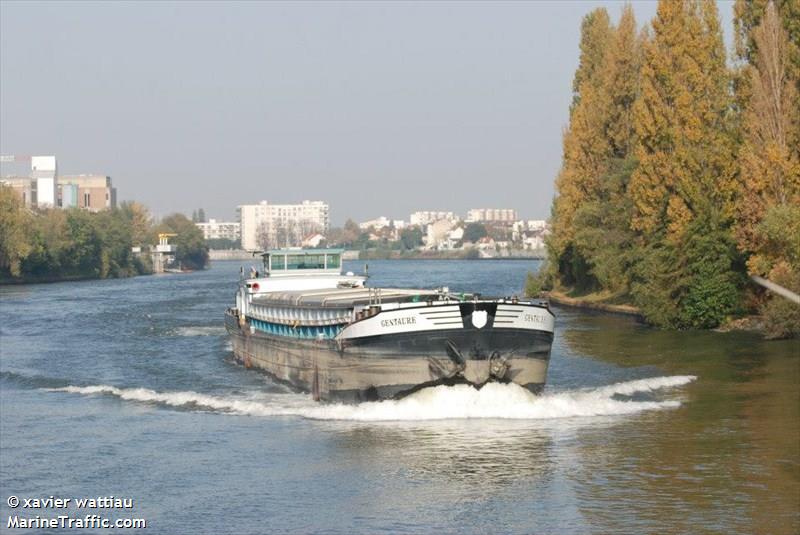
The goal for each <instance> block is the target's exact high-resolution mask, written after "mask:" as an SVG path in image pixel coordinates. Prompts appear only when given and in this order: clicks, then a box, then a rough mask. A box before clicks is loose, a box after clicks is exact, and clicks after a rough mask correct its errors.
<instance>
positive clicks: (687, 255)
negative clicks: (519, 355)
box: [628, 0, 741, 327]
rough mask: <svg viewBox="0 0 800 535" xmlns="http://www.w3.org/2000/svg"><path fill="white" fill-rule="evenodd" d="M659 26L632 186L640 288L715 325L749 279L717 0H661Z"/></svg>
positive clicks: (637, 123)
mask: <svg viewBox="0 0 800 535" xmlns="http://www.w3.org/2000/svg"><path fill="white" fill-rule="evenodd" d="M652 30H653V36H652V39H650V40H649V41H648V42H647V43H646V44H645V49H644V62H643V65H642V92H641V96H640V98H639V99H638V101H637V103H636V105H635V106H634V128H635V131H636V136H637V144H636V156H637V159H638V167H637V168H636V170H635V171H634V172H633V174H632V175H631V180H630V184H629V186H628V194H629V197H630V200H631V202H632V206H633V211H632V218H631V228H632V229H633V230H634V231H636V232H637V240H638V242H639V245H640V247H639V255H640V263H639V265H638V267H637V268H636V269H635V270H634V271H635V272H636V274H635V281H634V284H633V287H634V292H633V293H634V298H635V299H636V302H637V304H638V305H639V306H641V307H642V308H643V309H645V310H651V311H659V313H658V318H657V319H656V320H655V322H656V323H658V324H660V325H663V326H670V327H708V326H713V325H714V324H716V323H718V322H720V321H722V319H724V317H725V316H726V315H727V314H728V313H731V312H733V311H734V310H735V308H736V304H737V303H738V302H739V297H738V295H737V292H738V286H739V285H740V284H741V280H740V279H739V278H737V277H735V276H734V275H735V270H736V267H735V266H736V263H737V261H738V258H737V254H736V251H735V248H733V247H730V246H729V245H730V244H731V243H733V240H732V233H731V230H730V226H731V221H732V218H733V216H734V213H735V200H736V194H737V192H738V187H737V186H738V184H737V182H736V180H737V177H736V157H735V156H736V144H735V139H736V138H735V132H734V126H735V122H734V121H733V119H732V117H731V110H732V104H733V101H732V94H731V91H730V75H729V71H728V69H727V66H726V58H725V48H724V45H723V41H722V32H721V29H720V24H719V17H718V14H717V8H716V3H715V2H714V1H713V0H681V1H672V0H661V1H660V2H659V5H658V11H657V14H656V17H655V19H654V20H653V22H652ZM710 237H713V239H709V238H710ZM715 244H716V245H715ZM698 251H699V252H698ZM706 255H710V256H713V257H714V258H713V259H711V258H707V257H706ZM712 260H713V261H712ZM704 281H716V282H715V283H714V284H705V283H704ZM703 303H705V304H706V305H709V306H703V305H702V304H703ZM669 311H672V312H671V313H670V312H669Z"/></svg>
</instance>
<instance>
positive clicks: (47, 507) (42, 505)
mask: <svg viewBox="0 0 800 535" xmlns="http://www.w3.org/2000/svg"><path fill="white" fill-rule="evenodd" d="M6 503H7V504H8V506H9V507H10V508H12V509H22V510H23V511H19V512H30V513H33V512H34V511H37V512H38V511H42V512H44V511H47V512H50V511H53V510H58V512H59V513H61V514H55V515H52V516H42V515H41V514H36V515H34V516H27V515H18V514H13V515H9V516H8V522H7V523H6V527H7V528H9V529H11V528H24V529H28V528H53V529H58V528H77V529H119V528H146V527H147V522H146V520H145V519H143V518H116V519H111V518H105V517H103V516H100V515H98V514H96V513H93V512H92V513H91V514H86V515H81V514H79V515H77V516H73V515H71V514H67V512H68V511H69V510H70V509H78V510H81V513H82V512H83V510H87V513H88V512H89V511H88V510H94V509H110V510H119V509H124V510H131V509H133V499H132V498H118V497H116V496H98V497H97V498H57V497H55V496H48V497H47V498H24V497H23V498H20V497H17V496H9V497H8V499H7V500H6ZM15 512H17V511H15Z"/></svg>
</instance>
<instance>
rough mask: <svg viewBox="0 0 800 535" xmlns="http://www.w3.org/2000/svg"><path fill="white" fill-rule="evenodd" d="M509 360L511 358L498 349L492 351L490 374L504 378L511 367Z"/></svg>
mask: <svg viewBox="0 0 800 535" xmlns="http://www.w3.org/2000/svg"><path fill="white" fill-rule="evenodd" d="M509 360H510V359H508V358H507V357H504V356H503V355H501V354H500V353H499V352H498V351H494V352H492V355H491V356H490V357H489V375H491V376H492V377H494V378H495V379H499V380H502V379H504V378H505V376H506V374H507V373H508V369H509V368H510V367H511V363H510V362H509Z"/></svg>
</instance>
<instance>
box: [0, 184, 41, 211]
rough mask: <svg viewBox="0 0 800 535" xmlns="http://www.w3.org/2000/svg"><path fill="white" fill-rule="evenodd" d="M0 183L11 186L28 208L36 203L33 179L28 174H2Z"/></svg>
mask: <svg viewBox="0 0 800 535" xmlns="http://www.w3.org/2000/svg"><path fill="white" fill-rule="evenodd" d="M0 184H2V185H3V186H6V187H9V188H11V189H12V190H13V191H14V193H16V194H17V196H18V197H19V198H20V200H21V201H22V204H23V205H24V206H25V207H27V208H30V207H31V206H32V205H35V204H36V195H35V194H36V190H35V189H34V187H33V181H32V180H31V177H29V176H4V177H3V178H0Z"/></svg>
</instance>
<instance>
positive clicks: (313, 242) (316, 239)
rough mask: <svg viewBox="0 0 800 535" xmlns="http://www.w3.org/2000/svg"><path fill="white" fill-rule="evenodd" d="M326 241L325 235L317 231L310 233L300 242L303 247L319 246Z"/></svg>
mask: <svg viewBox="0 0 800 535" xmlns="http://www.w3.org/2000/svg"><path fill="white" fill-rule="evenodd" d="M323 241H325V236H323V235H322V234H320V233H319V232H315V233H314V234H309V235H308V236H306V237H305V238H303V241H302V242H301V243H300V245H301V246H302V247H311V248H314V247H319V244H320V243H322V242H323Z"/></svg>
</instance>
